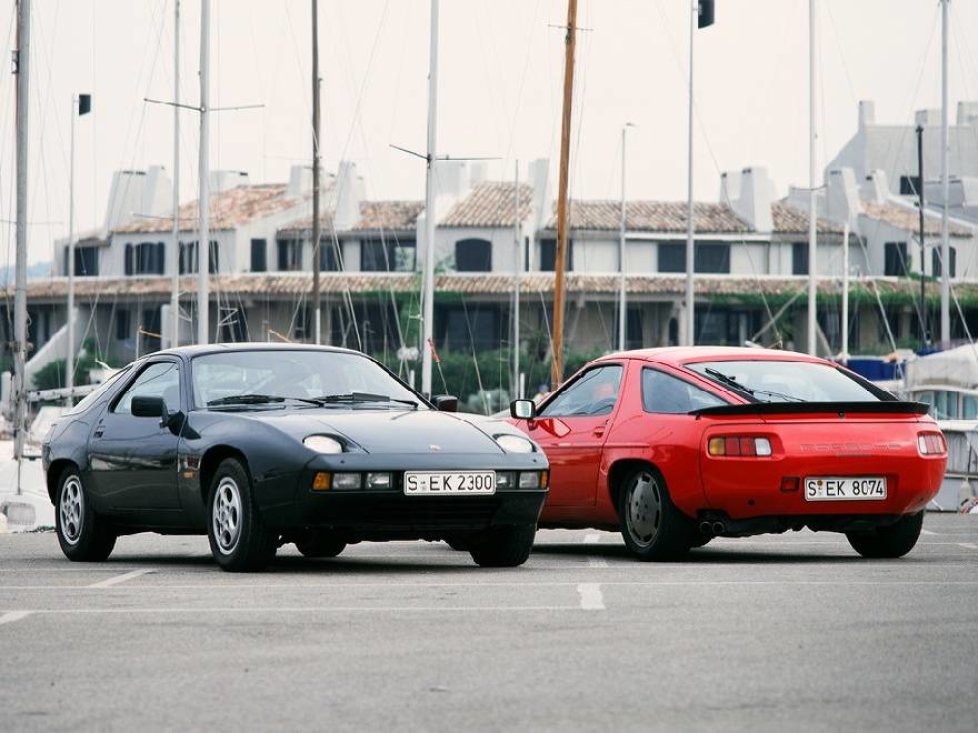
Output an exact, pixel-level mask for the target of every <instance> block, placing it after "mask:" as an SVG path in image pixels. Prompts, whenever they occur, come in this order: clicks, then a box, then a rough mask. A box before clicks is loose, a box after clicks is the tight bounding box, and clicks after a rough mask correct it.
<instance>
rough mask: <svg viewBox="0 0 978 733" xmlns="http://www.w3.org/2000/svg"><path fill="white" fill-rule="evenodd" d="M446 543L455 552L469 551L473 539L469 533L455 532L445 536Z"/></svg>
mask: <svg viewBox="0 0 978 733" xmlns="http://www.w3.org/2000/svg"><path fill="white" fill-rule="evenodd" d="M445 544H447V545H448V546H449V547H451V548H452V549H453V550H455V552H468V551H469V550H471V549H472V539H471V538H470V537H469V536H468V535H467V534H453V535H449V536H448V537H446V538H445Z"/></svg>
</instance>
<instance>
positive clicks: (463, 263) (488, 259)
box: [455, 239, 492, 272]
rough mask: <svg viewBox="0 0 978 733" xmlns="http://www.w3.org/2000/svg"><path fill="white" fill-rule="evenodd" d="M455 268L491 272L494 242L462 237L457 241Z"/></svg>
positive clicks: (466, 270)
mask: <svg viewBox="0 0 978 733" xmlns="http://www.w3.org/2000/svg"><path fill="white" fill-rule="evenodd" d="M455 269H456V270H458V271H459V272H491V271H492V242H489V241H488V240H485V239H460V240H459V241H458V242H456V243H455Z"/></svg>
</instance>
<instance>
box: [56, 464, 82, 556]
mask: <svg viewBox="0 0 978 733" xmlns="http://www.w3.org/2000/svg"><path fill="white" fill-rule="evenodd" d="M58 512H59V513H60V519H61V536H62V537H63V538H64V541H65V542H67V543H68V544H69V545H76V544H78V540H79V538H80V537H81V533H82V522H83V521H84V517H85V494H84V492H83V491H82V485H81V479H79V478H78V476H74V475H72V476H69V477H68V478H67V479H65V482H64V485H63V486H62V487H61V505H60V506H59V507H58Z"/></svg>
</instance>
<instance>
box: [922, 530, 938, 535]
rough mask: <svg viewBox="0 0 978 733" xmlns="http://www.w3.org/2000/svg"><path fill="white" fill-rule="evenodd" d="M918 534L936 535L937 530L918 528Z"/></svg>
mask: <svg viewBox="0 0 978 733" xmlns="http://www.w3.org/2000/svg"><path fill="white" fill-rule="evenodd" d="M920 534H930V535H936V534H937V532H931V531H930V530H929V529H922V530H920Z"/></svg>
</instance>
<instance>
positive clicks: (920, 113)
mask: <svg viewBox="0 0 978 733" xmlns="http://www.w3.org/2000/svg"><path fill="white" fill-rule="evenodd" d="M913 121H914V125H915V126H916V125H919V126H920V127H932V126H934V125H939V124H941V111H940V110H939V109H918V110H917V111H916V112H915V113H914V116H913Z"/></svg>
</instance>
